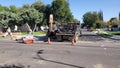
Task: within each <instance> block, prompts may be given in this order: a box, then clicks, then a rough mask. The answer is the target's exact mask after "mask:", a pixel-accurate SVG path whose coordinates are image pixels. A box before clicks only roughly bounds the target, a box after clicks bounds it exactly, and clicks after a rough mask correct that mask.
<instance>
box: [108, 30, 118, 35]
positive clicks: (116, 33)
mask: <svg viewBox="0 0 120 68" xmlns="http://www.w3.org/2000/svg"><path fill="white" fill-rule="evenodd" d="M109 34H112V35H120V31H114V32H109Z"/></svg>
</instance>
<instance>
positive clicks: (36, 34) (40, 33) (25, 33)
mask: <svg viewBox="0 0 120 68" xmlns="http://www.w3.org/2000/svg"><path fill="white" fill-rule="evenodd" d="M22 34H23V35H27V32H22ZM43 34H46V32H42V31H38V32H34V33H33V35H34V36H38V35H43Z"/></svg>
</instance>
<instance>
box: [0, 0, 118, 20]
mask: <svg viewBox="0 0 120 68" xmlns="http://www.w3.org/2000/svg"><path fill="white" fill-rule="evenodd" d="M35 1H36V0H0V4H1V5H2V6H7V7H9V6H10V5H15V6H17V7H21V6H22V5H24V4H30V5H31V4H32V3H34V2H35ZM41 1H42V2H43V3H44V4H51V2H52V1H53V0H41ZM68 1H69V4H70V9H71V12H72V14H73V15H74V17H75V18H76V19H78V20H80V21H81V22H82V19H83V15H84V14H85V13H86V12H94V11H96V12H99V11H100V10H101V11H103V18H104V21H109V20H110V18H112V17H117V18H118V14H119V12H120V0H68Z"/></svg>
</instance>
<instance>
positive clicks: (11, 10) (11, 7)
mask: <svg viewBox="0 0 120 68" xmlns="http://www.w3.org/2000/svg"><path fill="white" fill-rule="evenodd" d="M10 12H12V13H16V12H17V8H16V6H15V5H10Z"/></svg>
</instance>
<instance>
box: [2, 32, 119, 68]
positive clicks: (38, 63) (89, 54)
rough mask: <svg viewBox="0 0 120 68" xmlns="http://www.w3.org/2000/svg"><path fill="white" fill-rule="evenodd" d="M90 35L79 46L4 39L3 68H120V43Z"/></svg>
mask: <svg viewBox="0 0 120 68" xmlns="http://www.w3.org/2000/svg"><path fill="white" fill-rule="evenodd" d="M89 35H91V36H92V37H91V36H89ZM89 35H88V34H87V35H86V36H89V37H87V38H85V40H81V39H79V41H78V42H77V43H76V44H75V46H72V45H71V42H51V44H47V42H43V41H42V39H41V38H42V37H39V38H40V41H35V42H34V44H24V43H19V42H17V41H14V40H11V39H0V68H120V42H118V41H110V40H108V39H104V40H103V39H101V37H99V36H96V35H93V34H92V33H91V34H89ZM86 36H85V37H86ZM88 38H89V40H86V39H88ZM99 38H100V40H101V41H100V40H99ZM102 40H103V41H102ZM105 40H107V41H105Z"/></svg>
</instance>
